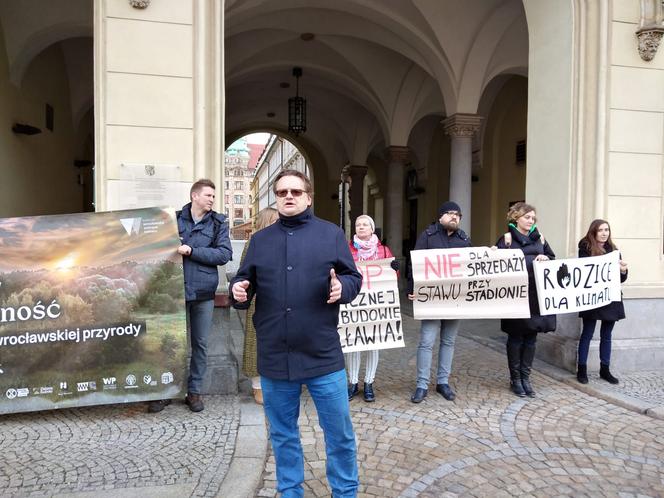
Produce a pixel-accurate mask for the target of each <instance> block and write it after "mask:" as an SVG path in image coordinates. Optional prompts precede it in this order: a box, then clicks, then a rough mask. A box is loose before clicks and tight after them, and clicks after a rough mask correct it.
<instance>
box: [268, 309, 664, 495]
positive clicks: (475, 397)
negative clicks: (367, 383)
mask: <svg viewBox="0 0 664 498" xmlns="http://www.w3.org/2000/svg"><path fill="white" fill-rule="evenodd" d="M404 328H405V329H406V330H408V331H417V330H418V322H415V321H413V320H412V319H410V318H409V317H407V316H404ZM417 335H418V334H417V333H416V332H415V333H413V332H411V333H410V335H409V336H407V337H406V342H407V348H406V349H405V350H388V351H383V352H381V359H380V364H379V367H378V374H377V376H376V381H375V384H374V386H375V390H376V402H375V403H371V404H370V403H365V402H364V401H362V399H357V398H356V399H354V400H353V401H352V402H351V410H352V416H353V423H354V427H355V431H356V436H357V440H358V461H359V468H360V481H361V486H360V496H365V497H369V496H380V497H413V496H420V497H430V498H433V497H444V496H458V495H462V496H491V497H494V496H516V495H535V496H572V495H573V496H621V497H623V496H624V497H627V496H635V497H636V496H653V497H654V496H664V421H661V420H657V419H654V418H650V417H648V416H645V415H641V414H639V413H635V412H633V411H629V410H627V409H625V408H622V407H620V406H617V405H615V404H612V403H610V402H607V401H604V400H603V399H600V398H597V397H594V396H591V395H589V394H586V393H584V392H581V391H578V390H577V389H575V388H574V387H573V386H570V385H568V384H566V383H563V382H559V381H556V380H554V379H553V378H551V377H549V376H547V375H544V374H542V373H540V372H537V371H536V372H534V374H533V383H534V386H535V388H536V390H537V393H538V394H537V397H536V398H535V399H521V398H516V397H515V396H513V395H512V394H511V393H510V392H509V390H508V374H507V368H506V364H505V363H506V360H505V358H504V354H501V353H500V352H497V351H494V350H493V349H491V348H488V347H486V346H483V345H481V344H480V343H478V342H476V341H473V340H470V339H468V338H465V337H462V336H460V337H459V338H458V339H457V344H456V355H455V361H454V366H453V372H452V378H451V384H452V386H453V388H454V389H455V390H456V392H457V399H456V401H454V402H449V401H446V400H444V399H443V398H442V397H441V396H440V395H438V394H437V393H436V392H435V391H434V390H433V389H430V394H429V396H428V397H427V398H426V399H425V401H424V402H422V403H421V404H417V405H416V404H413V403H411V402H410V399H409V397H410V394H411V392H412V390H413V389H414V386H415V352H416V351H415V350H416V346H417ZM434 364H435V361H434ZM361 375H362V374H361ZM644 375H648V374H647V373H646V374H644ZM645 384H648V385H649V383H647V382H646V383H645ZM300 423H301V433H302V444H303V448H304V454H305V478H306V483H305V493H306V496H329V488H328V487H327V482H326V479H325V460H324V458H325V448H324V443H323V435H322V431H321V429H320V428H319V426H318V422H317V418H316V411H315V408H314V406H313V403H312V401H311V399H310V398H309V397H308V396H304V397H303V401H302V410H301V420H300ZM275 487H276V482H275V465H274V457H273V455H272V454H271V453H269V458H268V461H267V464H266V468H265V471H264V473H263V484H262V487H261V488H260V489H259V490H258V492H257V494H258V496H261V497H263V496H274V495H275V494H276V491H275Z"/></svg>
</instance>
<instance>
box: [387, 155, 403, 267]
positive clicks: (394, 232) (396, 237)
mask: <svg viewBox="0 0 664 498" xmlns="http://www.w3.org/2000/svg"><path fill="white" fill-rule="evenodd" d="M387 153H388V165H387V193H386V195H385V198H386V200H387V223H386V227H385V228H386V235H387V245H388V246H389V247H390V249H391V250H392V253H393V254H394V256H395V257H396V258H401V256H402V253H403V251H402V250H401V246H402V244H403V197H404V194H403V187H404V181H403V172H404V166H405V164H406V159H407V158H408V147H399V146H394V145H393V146H390V147H388V148H387Z"/></svg>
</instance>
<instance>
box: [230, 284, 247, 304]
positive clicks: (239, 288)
mask: <svg viewBox="0 0 664 498" xmlns="http://www.w3.org/2000/svg"><path fill="white" fill-rule="evenodd" d="M248 288H249V280H242V281H240V282H235V283H234V284H233V299H235V300H236V301H237V302H238V303H244V302H245V301H246V300H247V289H248Z"/></svg>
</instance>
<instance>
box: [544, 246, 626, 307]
mask: <svg viewBox="0 0 664 498" xmlns="http://www.w3.org/2000/svg"><path fill="white" fill-rule="evenodd" d="M533 268H534V270H535V284H536V285H537V298H538V301H539V307H540V314H541V315H556V314H559V313H571V312H574V311H583V310H590V309H593V308H599V307H601V306H606V305H607V304H609V303H610V302H611V301H620V300H621V295H620V255H619V254H618V251H612V252H610V253H608V254H604V255H602V256H593V257H590V258H574V259H556V260H553V261H535V263H534V265H533Z"/></svg>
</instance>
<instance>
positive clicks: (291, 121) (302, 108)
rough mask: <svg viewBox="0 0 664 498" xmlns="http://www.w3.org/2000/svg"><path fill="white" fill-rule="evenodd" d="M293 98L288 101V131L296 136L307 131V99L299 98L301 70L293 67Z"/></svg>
mask: <svg viewBox="0 0 664 498" xmlns="http://www.w3.org/2000/svg"><path fill="white" fill-rule="evenodd" d="M293 76H295V97H291V98H289V99H288V131H289V132H290V133H293V134H294V135H295V136H298V135H299V134H300V133H304V132H305V131H307V99H305V98H304V97H300V76H302V68H301V67H294V68H293Z"/></svg>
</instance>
